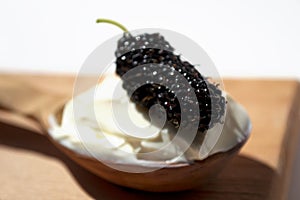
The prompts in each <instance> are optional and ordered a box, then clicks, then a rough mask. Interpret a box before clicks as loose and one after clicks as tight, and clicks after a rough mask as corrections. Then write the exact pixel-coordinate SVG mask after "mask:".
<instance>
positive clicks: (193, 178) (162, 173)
mask: <svg viewBox="0 0 300 200" xmlns="http://www.w3.org/2000/svg"><path fill="white" fill-rule="evenodd" d="M12 79H13V80H14V81H12ZM53 81H54V80H53ZM0 83H1V84H0V86H1V87H0V106H1V107H3V108H6V109H9V110H12V111H14V112H17V113H19V114H22V115H26V116H28V117H31V118H34V119H36V120H37V121H38V122H39V123H40V125H41V127H42V129H43V130H44V133H45V135H46V137H47V138H48V139H49V140H50V141H51V142H52V143H53V144H54V145H55V146H56V147H57V148H59V149H60V150H61V151H62V152H63V153H64V154H66V155H67V156H69V157H70V158H71V159H73V160H74V161H75V162H77V163H78V164H79V165H81V166H82V167H84V168H86V169H87V170H89V171H91V172H92V173H94V174H96V175H98V176H99V177H102V178H103V179H105V180H107V181H109V182H112V183H114V184H117V185H121V186H125V187H129V188H134V189H139V190H144V191H152V192H171V191H182V190H188V189H192V188H196V187H199V186H201V185H204V184H206V183H207V182H209V181H210V180H212V179H214V178H215V177H216V176H217V174H218V173H219V172H220V171H221V170H222V169H223V168H224V166H225V164H226V163H227V162H228V161H230V159H231V158H232V157H233V156H234V155H236V154H237V153H238V152H239V150H240V149H241V147H242V146H243V144H244V143H245V142H246V140H247V138H245V139H244V140H243V141H240V142H239V143H238V144H237V145H236V146H235V147H233V148H232V149H230V150H228V151H226V152H220V153H217V154H214V155H212V156H209V157H208V158H206V159H204V160H197V161H194V162H192V163H184V164H182V163H172V164H169V165H167V166H164V167H163V168H161V169H158V170H154V171H151V172H147V173H128V172H124V171H119V170H116V169H114V168H111V167H108V166H107V165H105V164H103V163H101V162H99V161H98V160H97V159H95V158H93V157H88V156H85V155H81V154H79V153H77V152H75V151H73V150H71V149H69V148H67V147H65V146H63V145H62V144H61V143H60V142H58V141H57V140H55V139H54V138H53V137H52V136H51V135H50V134H49V133H48V130H49V129H50V128H51V124H50V123H49V116H50V115H53V113H56V114H55V115H54V116H55V118H56V119H57V120H58V121H59V119H60V118H61V116H62V108H63V107H64V104H65V103H66V102H67V100H68V99H70V94H62V93H61V94H55V91H54V92H53V93H49V92H47V91H45V90H42V89H41V88H39V86H38V85H35V84H34V83H32V82H31V83H30V82H28V80H24V79H22V78H21V77H14V76H2V77H1V79H0ZM247 131H249V130H247ZM111 164H112V165H113V163H111ZM158 164H159V163H158ZM118 165H120V164H118ZM122 167H124V168H131V169H132V168H133V169H139V168H151V166H138V165H128V164H127V165H125V164H123V166H122ZM147 171H150V170H147Z"/></svg>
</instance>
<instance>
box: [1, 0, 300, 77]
mask: <svg viewBox="0 0 300 200" xmlns="http://www.w3.org/2000/svg"><path fill="white" fill-rule="evenodd" d="M98 17H104V18H111V19H114V20H117V21H119V22H121V23H123V24H125V25H126V26H127V27H128V29H138V28H165V29H170V30H174V31H177V32H180V33H182V34H185V35H186V36H188V37H190V38H191V39H193V40H194V41H196V42H197V43H198V44H200V45H201V46H202V47H203V48H204V49H205V50H206V51H207V53H208V54H209V56H210V57H211V58H212V60H213V61H214V62H215V64H216V66H217V67H218V69H219V72H220V74H221V75H222V76H234V77H239V76H243V77H245V76H246V77H249V76H251V77H253V76H260V77H266V76H268V77H270V76H271V77H284V78H286V77H289V78H290V77H298V78H300V69H299V67H300V1H296V0H290V1H283V0H282V1H278V0H270V1H269V0H267V1H260V0H251V1H250V0H248V1H240V0H236V1H234V0H226V1H217V0H209V1H198V0H197V1H183V0H181V1H174V0H172V1H163V0H151V1H141V0H128V1H116V0H107V1H99V0H94V1H89V0H82V1H79V0H72V1H71V0H65V1H64V0H51V1H50V0H49V1H38V0H27V1H21V0H0V71H13V72H46V73H48V72H53V73H55V72H67V73H68V72H76V71H77V70H78V69H79V67H80V66H81V64H82V63H83V61H84V59H85V58H86V57H87V56H88V55H89V53H91V51H92V50H93V49H94V48H95V47H97V46H98V45H99V44H101V43H102V42H103V41H105V40H106V39H108V38H110V37H111V36H114V35H116V34H119V33H120V30H119V29H117V28H116V27H113V26H111V25H106V24H96V23H95V20H96V18H98Z"/></svg>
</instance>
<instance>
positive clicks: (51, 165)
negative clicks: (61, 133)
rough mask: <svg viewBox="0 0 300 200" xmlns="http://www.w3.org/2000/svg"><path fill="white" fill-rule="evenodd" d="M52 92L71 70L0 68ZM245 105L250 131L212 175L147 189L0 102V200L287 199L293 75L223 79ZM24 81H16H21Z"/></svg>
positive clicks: (294, 118)
mask: <svg viewBox="0 0 300 200" xmlns="http://www.w3.org/2000/svg"><path fill="white" fill-rule="evenodd" d="M4 78H5V79H7V78H10V79H11V81H16V80H18V81H19V80H21V82H22V81H24V82H26V83H29V84H31V85H33V86H34V87H35V88H36V89H38V90H43V91H47V92H48V93H49V94H53V95H66V96H71V93H72V86H73V81H74V77H73V76H61V75H58V76H46V75H17V74H15V75H12V74H2V75H0V86H1V79H4ZM224 83H225V89H226V91H227V92H229V93H230V94H231V95H232V96H233V97H234V98H235V99H236V100H237V101H238V102H240V103H241V104H243V105H244V107H245V108H246V109H247V110H248V112H249V115H250V117H251V120H252V123H253V131H252V134H251V137H250V139H249V141H248V142H247V144H246V145H245V146H244V147H243V149H242V151H241V152H240V154H239V155H238V156H236V157H235V158H234V159H233V161H231V162H230V163H229V164H228V165H227V166H226V167H225V168H224V170H223V172H222V173H221V174H220V176H219V177H218V178H217V179H216V180H214V181H213V182H211V183H209V184H207V186H205V187H202V188H197V189H195V190H192V191H186V192H180V193H166V194H160V193H144V192H140V191H135V190H130V189H126V188H122V187H119V186H115V185H113V184H110V183H108V182H106V181H104V180H102V179H100V178H98V177H97V176H95V175H93V174H91V173H90V172H88V171H86V170H85V169H83V168H81V167H80V166H78V165H77V164H76V163H74V162H73V161H71V160H70V159H69V158H67V157H66V156H64V155H62V154H61V152H60V151H58V150H57V149H56V148H55V147H54V146H53V145H52V144H51V143H50V142H49V141H48V140H47V139H46V138H45V137H44V136H42V134H39V133H40V132H41V129H40V127H39V125H38V124H37V123H36V122H35V121H34V120H33V119H30V118H26V117H24V116H22V115H19V114H17V113H12V112H9V111H8V110H4V109H0V163H1V164H0V185H1V186H0V199H36V198H42V199H120V198H122V199H124V198H126V199H130V198H131V199H140V198H144V199H145V198H146V199H153V198H157V197H162V198H165V199H183V198H186V199H204V200H206V199H207V200H214V199H222V200H223V199H232V200H239V199H249V200H250V199H251V200H265V199H286V195H287V192H288V188H289V181H290V177H291V169H292V165H293V161H294V157H295V149H296V146H297V145H299V144H297V143H298V142H297V141H298V137H299V134H298V133H299V132H300V123H299V122H300V104H299V102H300V85H299V83H298V82H297V81H294V80H271V79H269V80H263V79H247V80H241V79H230V80H229V79H226V80H225V81H224ZM21 87H22V84H20V88H21Z"/></svg>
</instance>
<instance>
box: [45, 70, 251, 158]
mask: <svg viewBox="0 0 300 200" xmlns="http://www.w3.org/2000/svg"><path fill="white" fill-rule="evenodd" d="M120 81H121V80H120V79H119V78H118V77H116V76H114V75H109V76H107V77H106V78H105V79H104V80H103V81H102V82H101V83H100V84H99V85H97V86H95V87H94V88H91V89H90V90H88V91H86V92H84V93H82V94H80V95H79V96H77V97H75V98H74V99H71V100H70V101H69V102H67V104H66V105H65V107H64V111H63V116H62V121H61V123H60V124H58V123H57V122H56V121H55V118H54V117H53V116H52V117H50V118H49V122H50V124H51V127H52V128H51V129H50V130H49V133H50V135H51V136H52V137H53V138H54V139H55V140H57V141H59V142H60V143H61V144H62V145H64V146H66V147H67V148H69V149H71V150H73V151H76V152H78V153H80V154H83V155H85V156H94V157H96V158H98V159H100V160H105V161H109V162H114V163H130V164H147V163H149V162H153V161H163V162H168V163H172V162H189V161H191V160H195V159H198V160H202V159H205V158H207V157H208V156H210V155H213V154H215V153H218V152H225V151H227V150H229V149H231V148H233V147H234V146H235V145H237V144H238V143H240V142H241V141H244V140H245V139H246V138H247V137H248V135H249V133H250V127H251V123H250V120H249V117H248V115H247V113H246V111H245V109H244V108H243V107H242V106H240V105H239V104H238V103H236V102H235V101H234V100H233V99H232V98H231V97H230V96H229V95H226V94H225V93H224V94H225V95H226V96H227V101H228V103H227V111H226V117H225V118H224V121H225V122H224V124H222V125H219V126H217V127H215V128H212V129H211V130H209V132H208V133H207V134H205V135H204V138H202V139H203V144H201V143H199V144H198V143H197V144H195V142H194V144H193V145H191V147H190V149H189V150H188V151H187V152H188V153H186V152H183V150H182V149H181V146H180V144H178V143H174V142H172V143H171V141H172V136H173V135H174V133H172V131H170V129H166V128H163V129H160V128H158V127H156V126H153V125H151V123H150V122H149V120H148V119H146V118H145V115H143V114H142V113H141V112H140V111H138V109H137V107H136V105H135V104H134V103H130V102H129V101H128V96H127V94H126V91H125V90H122V89H121V90H119V91H118V93H114V88H116V86H117V84H120ZM91 96H92V97H94V98H93V99H92V100H90V99H88V98H90V97H91ZM128 102H129V103H128ZM124 107H126V109H127V108H128V109H127V110H128V115H129V117H130V118H131V121H132V122H133V123H134V124H135V125H136V126H137V127H139V128H142V129H143V128H144V129H145V130H147V131H148V132H149V131H150V132H152V133H153V134H152V135H151V136H150V137H149V136H147V137H143V136H142V135H143V134H141V137H136V136H132V135H130V134H126V133H124V129H127V128H130V127H120V126H119V124H118V123H116V122H117V120H115V119H116V115H118V117H117V118H118V119H122V117H123V118H124V119H125V117H127V118H128V115H124V112H118V110H124ZM75 109H76V110H75ZM74 110H75V111H76V112H74ZM123 115H124V116H123ZM125 126H126V124H125ZM128 126H129V125H128ZM138 130H141V129H138ZM214 132H219V134H215V135H217V137H216V136H215V135H214ZM135 135H139V134H135ZM181 139H182V142H184V138H181ZM167 145H168V148H164V147H165V146H167ZM158 150H161V151H160V152H159V153H157V154H155V152H156V151H158ZM149 152H154V153H152V154H151V153H150V154H149Z"/></svg>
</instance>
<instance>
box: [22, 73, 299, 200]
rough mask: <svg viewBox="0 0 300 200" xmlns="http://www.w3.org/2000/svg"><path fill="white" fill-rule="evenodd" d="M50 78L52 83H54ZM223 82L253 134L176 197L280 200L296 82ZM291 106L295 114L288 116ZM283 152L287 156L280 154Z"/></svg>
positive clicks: (287, 164)
mask: <svg viewBox="0 0 300 200" xmlns="http://www.w3.org/2000/svg"><path fill="white" fill-rule="evenodd" d="M23 78H24V77H23ZM52 78H53V77H52ZM25 79H27V80H30V81H33V82H35V83H37V82H39V83H40V84H38V85H43V84H42V83H47V81H48V83H49V79H51V77H50V78H48V80H47V81H44V80H45V78H43V77H42V78H41V77H38V76H37V77H34V78H32V77H25ZM54 79H59V78H54ZM54 79H53V80H54ZM60 80H64V81H65V84H64V87H61V89H60V90H65V88H68V87H70V86H72V78H70V79H67V78H66V79H63V78H62V79H60ZM52 82H53V87H55V82H56V81H52ZM225 86H226V89H227V91H228V92H230V93H231V94H232V95H233V96H234V97H235V98H236V99H237V100H238V101H239V102H241V103H242V104H243V105H244V106H245V107H246V108H247V109H248V111H249V113H250V116H251V119H252V121H253V127H254V129H253V132H252V136H251V138H250V140H249V142H248V143H247V144H246V146H245V147H244V148H243V149H242V152H241V154H240V155H239V156H237V157H235V158H234V160H233V161H232V162H230V163H229V166H228V167H227V168H225V170H224V171H223V172H222V173H221V175H220V176H219V177H218V178H217V179H215V180H214V181H212V182H210V183H209V184H207V185H206V187H201V188H199V189H197V190H194V191H193V192H191V193H188V194H187V195H186V196H184V195H179V196H182V197H197V198H199V197H200V198H202V199H268V198H269V199H270V194H271V193H272V194H276V195H274V196H275V197H276V199H279V196H278V194H280V195H282V196H284V194H285V190H284V189H283V188H284V187H285V186H286V185H287V184H286V183H285V184H284V185H280V187H278V184H277V183H278V182H279V181H278V177H280V178H282V179H286V182H288V176H290V175H289V174H288V171H289V168H290V166H291V164H292V160H293V159H292V158H293V157H292V154H293V150H294V148H293V146H295V145H296V144H289V145H288V147H289V148H286V147H285V145H286V144H287V143H290V141H296V140H294V139H295V138H296V137H297V136H298V135H297V134H296V130H299V125H298V124H295V123H292V121H294V120H297V119H298V121H299V107H297V106H295V105H293V101H296V99H297V98H298V97H297V92H298V91H299V88H298V87H299V86H298V83H297V82H296V81H284V80H281V81H278V80H277V81H273V80H243V81H241V80H228V81H225ZM41 88H43V87H41ZM291 108H293V109H294V112H293V114H291V115H290V114H289V113H290V110H291ZM289 115H290V117H289ZM291 118H292V120H291ZM288 119H289V120H291V123H290V124H287V123H286V122H287V121H288ZM284 152H285V154H287V155H288V156H285V157H282V156H281V155H283V153H284ZM137 196H144V195H143V194H141V195H137ZM171 196H172V195H171ZM175 196H176V195H175ZM272 199H275V198H272Z"/></svg>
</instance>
